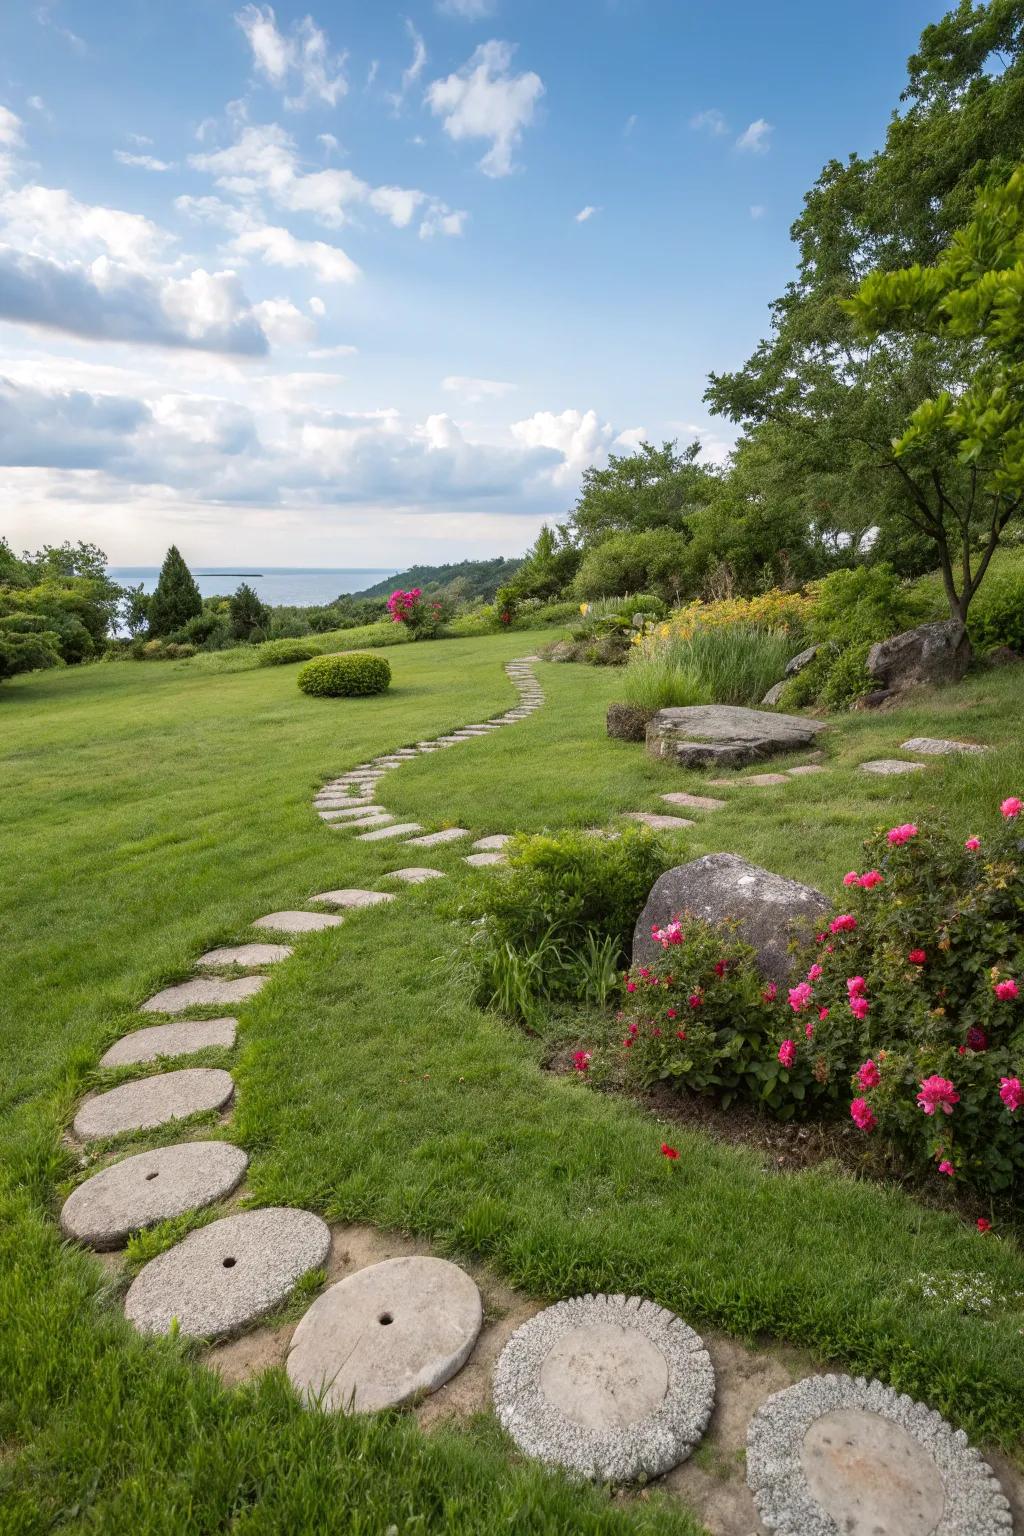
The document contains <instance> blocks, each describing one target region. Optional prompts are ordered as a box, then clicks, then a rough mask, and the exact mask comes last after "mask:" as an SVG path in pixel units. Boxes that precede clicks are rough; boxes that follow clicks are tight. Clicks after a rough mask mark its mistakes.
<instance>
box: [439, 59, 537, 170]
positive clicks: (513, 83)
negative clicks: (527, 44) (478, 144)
mask: <svg viewBox="0 0 1024 1536" xmlns="http://www.w3.org/2000/svg"><path fill="white" fill-rule="evenodd" d="M514 51H515V50H514V48H513V46H512V44H510V43H502V42H497V41H494V40H492V41H491V42H488V43H481V45H480V47H479V48H477V50H476V52H475V53H474V54H473V56H472V58H471V59H470V60H469V61H468V63H466V64H464V65H463V66H462V68H461V69H460V70H458V71H456V73H454V74H451V75H449V76H448V78H447V79H446V80H434V81H433V82H432V83H431V85H430V86H428V88H427V95H426V100H427V103H428V104H429V106H430V110H431V111H432V112H433V113H434V115H435V116H436V117H440V118H441V119H442V120H443V125H444V131H445V133H447V135H448V137H449V138H450V139H455V140H456V141H458V140H461V139H489V140H490V141H491V147H490V149H489V150H488V151H487V153H486V154H485V155H484V157H483V159H482V160H481V161H480V169H481V170H482V171H483V172H484V174H485V175H486V176H508V175H509V174H510V173H511V172H512V170H513V164H512V153H513V151H514V149H515V148H516V146H517V144H518V143H519V141H520V139H521V138H522V135H523V129H524V128H527V127H528V126H529V125H530V123H531V122H532V121H533V114H534V109H535V108H536V105H537V102H538V101H539V100H540V98H541V96H543V94H544V83H543V81H542V80H541V78H540V76H539V75H537V74H534V72H533V71H532V70H529V71H526V72H524V73H523V74H519V75H513V74H512V72H511V71H512V56H513V53H514Z"/></svg>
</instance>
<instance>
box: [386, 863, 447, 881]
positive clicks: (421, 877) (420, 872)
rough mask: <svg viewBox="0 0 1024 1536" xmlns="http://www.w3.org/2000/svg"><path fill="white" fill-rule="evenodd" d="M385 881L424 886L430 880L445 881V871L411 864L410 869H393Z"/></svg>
mask: <svg viewBox="0 0 1024 1536" xmlns="http://www.w3.org/2000/svg"><path fill="white" fill-rule="evenodd" d="M384 878H385V880H404V881H405V883H406V885H423V884H425V883H426V881H428V880H443V879H444V870H443V869H429V868H427V866H426V865H422V864H411V865H410V866H409V867H408V869H393V870H391V871H390V873H389V874H387V875H385V876H384Z"/></svg>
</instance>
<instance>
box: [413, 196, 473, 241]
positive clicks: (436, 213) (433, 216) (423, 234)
mask: <svg viewBox="0 0 1024 1536" xmlns="http://www.w3.org/2000/svg"><path fill="white" fill-rule="evenodd" d="M468 218H469V214H468V213H467V212H466V211H465V209H463V208H459V209H453V208H449V207H448V204H447V203H439V202H436V201H434V202H431V204H430V207H429V209H428V210H427V213H426V216H425V217H424V218H423V220H422V221H421V223H420V239H421V240H432V239H433V237H434V236H435V235H450V236H458V235H461V234H462V233H463V232H464V230H465V228H466V220H467V219H468Z"/></svg>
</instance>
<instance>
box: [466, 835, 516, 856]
mask: <svg viewBox="0 0 1024 1536" xmlns="http://www.w3.org/2000/svg"><path fill="white" fill-rule="evenodd" d="M511 841H512V839H511V837H510V836H509V834H508V833H507V832H495V833H493V834H492V836H490V837H478V838H477V840H476V842H475V843H474V844H473V847H474V848H477V849H479V850H480V851H481V852H482V853H487V852H490V851H491V850H492V849H495V848H504V846H505V844H506V843H510V842H511Z"/></svg>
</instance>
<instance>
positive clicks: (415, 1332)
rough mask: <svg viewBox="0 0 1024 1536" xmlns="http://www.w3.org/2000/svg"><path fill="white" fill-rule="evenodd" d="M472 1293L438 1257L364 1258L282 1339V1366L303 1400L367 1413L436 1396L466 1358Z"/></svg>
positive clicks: (475, 1326) (476, 1318)
mask: <svg viewBox="0 0 1024 1536" xmlns="http://www.w3.org/2000/svg"><path fill="white" fill-rule="evenodd" d="M482 1321H483V1311H482V1308H481V1304H480V1292H479V1291H478V1290H477V1288H476V1285H475V1284H474V1282H473V1281H472V1280H471V1279H470V1277H469V1275H467V1274H466V1273H465V1271H464V1270H461V1269H459V1268H458V1266H457V1265H455V1264H449V1263H448V1262H447V1261H446V1260H445V1259H433V1258H424V1257H416V1258H402V1259H388V1260H386V1261H385V1262H384V1263H383V1264H372V1265H371V1266H370V1267H369V1268H368V1269H361V1270H359V1271H358V1272H357V1273H356V1274H354V1275H348V1276H346V1278H345V1279H344V1280H341V1281H339V1282H338V1284H337V1285H332V1286H331V1288H330V1290H329V1291H325V1292H324V1294H323V1295H322V1296H319V1297H318V1298H317V1300H316V1301H315V1302H314V1303H313V1305H312V1306H311V1307H310V1309H309V1311H308V1312H307V1313H306V1315H305V1317H304V1318H303V1319H302V1321H301V1322H300V1323H299V1326H298V1327H297V1328H296V1330H295V1333H294V1335H293V1337H292V1343H291V1349H290V1351H289V1354H288V1363H287V1370H288V1376H289V1379H290V1381H291V1382H292V1385H293V1386H294V1387H295V1388H296V1389H297V1390H298V1391H299V1393H300V1394H301V1395H302V1396H303V1397H304V1398H305V1399H306V1400H307V1402H309V1403H310V1404H311V1405H312V1404H313V1403H314V1402H319V1403H321V1404H322V1406H323V1407H325V1408H327V1409H344V1410H347V1411H353V1410H354V1411H355V1412H356V1413H374V1412H376V1411H377V1410H378V1409H381V1408H392V1407H396V1406H397V1405H398V1404H399V1403H406V1402H408V1401H409V1400H410V1398H413V1397H416V1396H418V1395H420V1394H425V1393H429V1392H436V1391H437V1389H438V1387H441V1386H443V1385H444V1383H445V1382H446V1381H449V1380H450V1379H451V1377H453V1376H454V1375H455V1373H456V1372H457V1371H458V1370H460V1369H461V1368H462V1366H463V1365H464V1364H465V1363H466V1360H467V1359H468V1358H469V1355H470V1353H471V1351H472V1349H473V1345H474V1344H475V1343H476V1340H477V1336H478V1334H479V1332H480V1325H481V1323H482Z"/></svg>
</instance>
